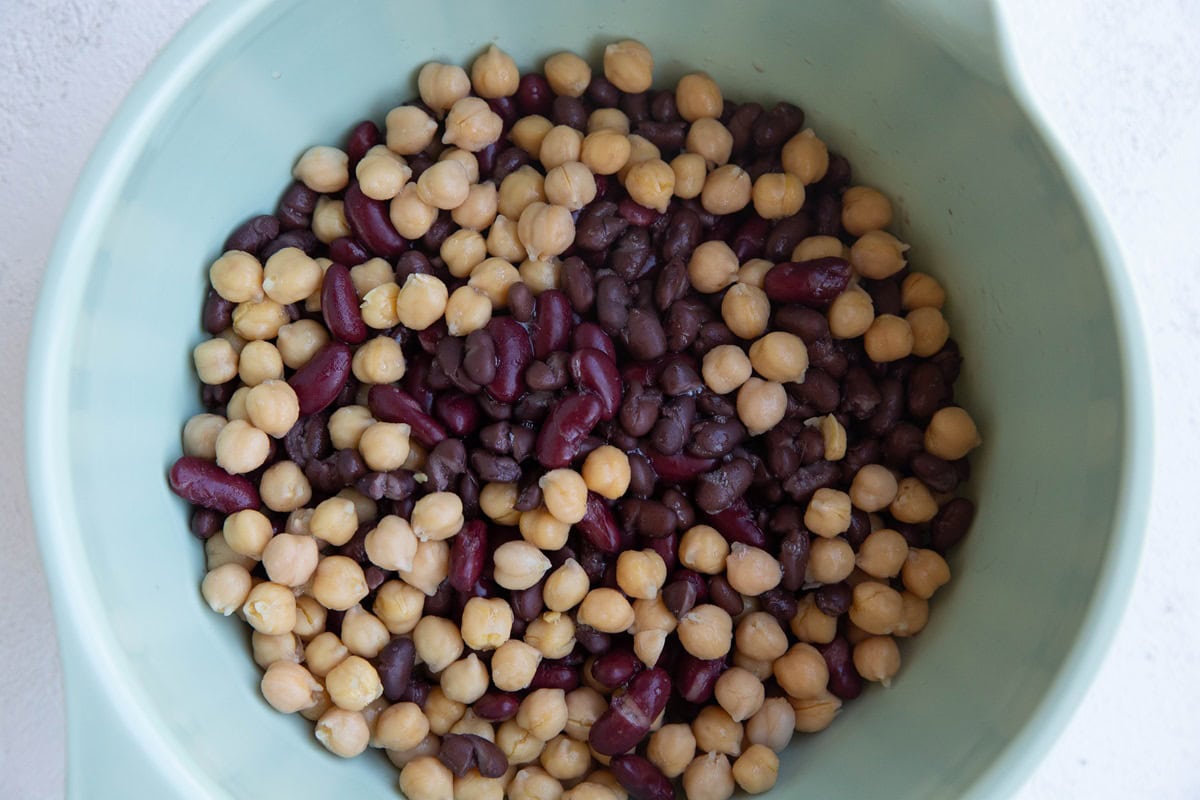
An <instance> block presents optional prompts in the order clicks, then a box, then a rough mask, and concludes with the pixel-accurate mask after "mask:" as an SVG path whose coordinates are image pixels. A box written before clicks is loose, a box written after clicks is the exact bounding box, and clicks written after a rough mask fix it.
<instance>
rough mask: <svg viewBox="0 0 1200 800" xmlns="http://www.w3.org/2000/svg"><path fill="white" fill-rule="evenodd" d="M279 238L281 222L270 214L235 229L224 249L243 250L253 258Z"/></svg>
mask: <svg viewBox="0 0 1200 800" xmlns="http://www.w3.org/2000/svg"><path fill="white" fill-rule="evenodd" d="M277 236H279V220H278V219H276V218H275V217H273V216H271V215H270V214H261V215H259V216H257V217H251V218H250V219H248V220H246V221H245V222H243V223H242V224H241V225H239V226H238V227H236V228H234V230H233V233H231V234H229V238H228V239H226V240H225V246H224V248H223V249H224V250H226V251H229V250H243V251H245V252H247V253H249V254H250V255H252V256H253V255H258V252H259V251H260V250H261V249H262V248H263V247H266V245H267V244H268V243H270V242H271V241H272V240H273V239H275V238H276V237H277Z"/></svg>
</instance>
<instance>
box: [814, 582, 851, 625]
mask: <svg viewBox="0 0 1200 800" xmlns="http://www.w3.org/2000/svg"><path fill="white" fill-rule="evenodd" d="M814 599H815V600H816V604H817V608H819V609H820V610H821V613H822V614H828V615H829V616H831V617H839V616H841V615H842V614H845V613H846V612H847V611H849V610H850V603H851V602H852V601H853V599H854V593H853V592H852V591H851V589H850V584H848V583H845V582H844V581H843V582H842V583H828V584H826V585H824V586H822V587H821V588H819V589H817V591H816V592H815V593H814Z"/></svg>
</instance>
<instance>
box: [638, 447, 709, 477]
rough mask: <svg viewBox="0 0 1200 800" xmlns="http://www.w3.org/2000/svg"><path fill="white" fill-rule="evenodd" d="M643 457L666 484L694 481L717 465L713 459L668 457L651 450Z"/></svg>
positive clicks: (679, 455)
mask: <svg viewBox="0 0 1200 800" xmlns="http://www.w3.org/2000/svg"><path fill="white" fill-rule="evenodd" d="M645 455H646V457H647V458H648V459H649V460H650V465H651V466H652V467H653V468H654V473H655V474H656V475H657V476H658V478H660V479H662V480H664V481H667V482H668V483H683V482H686V481H690V480H694V479H695V478H697V477H698V476H699V475H701V474H703V473H705V472H708V471H709V470H710V469H712V468H713V467H715V466H716V464H717V461H716V459H715V458H696V457H694V456H689V455H687V454H685V453H679V454H677V455H672V456H668V455H663V454H662V453H657V452H655V451H653V450H651V451H649V452H647V453H646V454H645Z"/></svg>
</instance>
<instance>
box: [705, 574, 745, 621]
mask: <svg viewBox="0 0 1200 800" xmlns="http://www.w3.org/2000/svg"><path fill="white" fill-rule="evenodd" d="M708 599H709V602H711V603H712V604H713V605H716V606H719V607H720V608H722V609H723V610H724V611H725V612H726V613H727V614H729V616H731V617H734V616H737V615H738V614H741V613H742V611H743V609H745V607H746V604H745V603H744V602H743V600H742V596H741V595H740V594H738V591H737V589H734V588H733V587H732V586H730V585H729V581H728V580H726V578H725V576H724V575H713V576H712V577H711V578H709V579H708Z"/></svg>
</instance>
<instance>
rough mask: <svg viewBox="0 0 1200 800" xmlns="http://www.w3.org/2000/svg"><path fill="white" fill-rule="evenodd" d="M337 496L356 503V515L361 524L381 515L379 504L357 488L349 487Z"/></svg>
mask: <svg viewBox="0 0 1200 800" xmlns="http://www.w3.org/2000/svg"><path fill="white" fill-rule="evenodd" d="M335 496H336V497H340V498H342V499H343V500H349V501H350V502H351V503H352V504H353V505H354V515H355V516H356V517H357V518H358V521H359V523H360V524H361V523H363V522H370V521H371V520H373V519H375V518H376V517H377V516H379V514H378V511H379V506H378V505H377V504H376V503H375V501H374V500H372V499H371V498H369V497H367V496H366V495H365V494H363V493H362V492H360V491H357V490H356V489H351V488H349V487H347V488H345V489H342V490H341V491H340V492H338V493H337V495H335Z"/></svg>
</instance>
